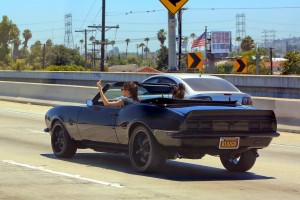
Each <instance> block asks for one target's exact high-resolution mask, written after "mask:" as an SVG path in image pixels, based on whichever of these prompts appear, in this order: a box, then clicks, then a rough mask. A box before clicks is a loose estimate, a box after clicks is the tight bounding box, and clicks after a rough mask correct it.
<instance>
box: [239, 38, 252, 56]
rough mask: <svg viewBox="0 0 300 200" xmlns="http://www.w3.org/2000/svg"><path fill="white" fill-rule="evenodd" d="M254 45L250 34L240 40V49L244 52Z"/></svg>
mask: <svg viewBox="0 0 300 200" xmlns="http://www.w3.org/2000/svg"><path fill="white" fill-rule="evenodd" d="M254 47H255V45H254V40H253V39H252V38H251V37H250V36H247V37H245V38H244V39H243V40H242V42H241V49H242V51H244V52H245V51H250V50H251V49H252V48H254Z"/></svg>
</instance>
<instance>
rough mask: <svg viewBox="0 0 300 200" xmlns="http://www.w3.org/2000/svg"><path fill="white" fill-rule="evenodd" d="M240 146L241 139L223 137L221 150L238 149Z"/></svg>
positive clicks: (220, 145)
mask: <svg viewBox="0 0 300 200" xmlns="http://www.w3.org/2000/svg"><path fill="white" fill-rule="evenodd" d="M239 144H240V138H239V137H221V138H220V143H219V149H238V148H239Z"/></svg>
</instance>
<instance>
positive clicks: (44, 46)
mask: <svg viewBox="0 0 300 200" xmlns="http://www.w3.org/2000/svg"><path fill="white" fill-rule="evenodd" d="M45 56H46V44H43V69H45Z"/></svg>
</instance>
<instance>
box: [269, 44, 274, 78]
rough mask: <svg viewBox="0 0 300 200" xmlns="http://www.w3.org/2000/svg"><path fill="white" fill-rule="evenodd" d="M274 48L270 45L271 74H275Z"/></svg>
mask: <svg viewBox="0 0 300 200" xmlns="http://www.w3.org/2000/svg"><path fill="white" fill-rule="evenodd" d="M273 49H274V48H272V47H270V63H271V75H273Z"/></svg>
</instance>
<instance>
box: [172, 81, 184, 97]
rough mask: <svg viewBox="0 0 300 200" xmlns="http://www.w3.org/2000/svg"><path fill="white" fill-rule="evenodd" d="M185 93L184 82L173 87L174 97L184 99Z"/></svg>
mask: <svg viewBox="0 0 300 200" xmlns="http://www.w3.org/2000/svg"><path fill="white" fill-rule="evenodd" d="M184 94H185V86H184V85H183V84H182V83H179V84H178V86H175V87H174V88H173V95H172V98H173V99H183V98H184Z"/></svg>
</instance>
